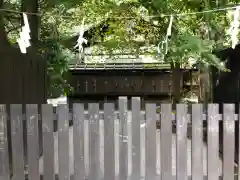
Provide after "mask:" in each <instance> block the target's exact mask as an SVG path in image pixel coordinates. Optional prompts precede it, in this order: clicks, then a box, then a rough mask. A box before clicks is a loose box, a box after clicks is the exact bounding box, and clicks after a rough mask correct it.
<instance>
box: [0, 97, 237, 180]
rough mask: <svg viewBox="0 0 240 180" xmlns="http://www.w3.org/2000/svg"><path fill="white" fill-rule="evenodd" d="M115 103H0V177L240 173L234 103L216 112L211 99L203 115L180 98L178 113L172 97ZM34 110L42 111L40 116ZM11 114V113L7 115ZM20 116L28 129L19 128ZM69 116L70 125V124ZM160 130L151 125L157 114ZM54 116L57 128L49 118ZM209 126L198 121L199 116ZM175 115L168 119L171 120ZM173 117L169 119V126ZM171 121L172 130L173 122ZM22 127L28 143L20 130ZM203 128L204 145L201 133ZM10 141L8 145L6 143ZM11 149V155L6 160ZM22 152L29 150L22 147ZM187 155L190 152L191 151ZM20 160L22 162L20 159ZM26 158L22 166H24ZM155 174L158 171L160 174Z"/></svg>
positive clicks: (196, 179) (135, 179) (62, 179)
mask: <svg viewBox="0 0 240 180" xmlns="http://www.w3.org/2000/svg"><path fill="white" fill-rule="evenodd" d="M118 107H119V108H118V109H115V108H114V104H113V103H105V104H104V110H103V111H100V110H99V104H97V103H91V104H89V106H88V110H87V111H86V110H84V106H83V104H73V110H72V113H69V109H68V105H59V106H58V107H57V111H56V113H54V111H53V107H52V106H51V105H47V104H43V105H42V106H41V112H38V106H37V105H27V106H26V116H25V115H23V114H22V108H23V107H22V105H17V104H12V105H11V106H10V114H7V112H6V106H5V105H2V106H1V108H0V179H1V180H9V179H13V180H16V179H17V180H24V179H25V178H28V179H29V180H39V179H40V177H43V179H44V180H53V179H55V176H56V177H58V178H59V180H68V179H70V178H74V179H75V180H84V179H89V180H99V179H104V180H114V179H116V178H119V179H120V180H126V179H128V178H129V179H132V180H139V179H141V178H144V177H145V179H146V180H152V179H156V177H157V178H158V179H159V178H160V177H161V179H162V180H169V179H173V177H177V179H181V180H182V179H184V180H187V179H188V178H190V179H192V180H200V179H203V178H204V179H210V180H218V179H219V177H221V178H223V179H224V180H233V179H234V178H237V177H239V175H240V174H239V170H237V169H238V166H237V165H236V163H235V162H234V154H235V151H237V153H238V148H235V145H236V144H235V138H238V137H235V128H237V129H238V128H239V127H235V121H237V122H238V117H239V116H238V115H236V114H235V112H234V105H232V104H225V105H224V113H223V115H220V114H219V112H218V105H217V104H209V105H208V111H207V114H204V112H203V106H202V105H201V104H194V105H192V109H191V111H190V112H188V108H187V105H186V104H178V105H177V108H176V114H173V113H172V105H171V104H162V105H161V108H160V112H156V104H153V103H150V104H146V106H145V110H144V111H141V110H140V98H138V97H133V98H132V100H131V107H129V108H128V107H127V99H126V98H125V97H120V98H119V105H118ZM39 114H40V115H39ZM8 116H9V118H8ZM8 119H10V120H11V128H10V129H11V142H9V141H8V136H7V129H8V128H6V126H7V121H8ZM25 119H26V123H27V129H26V130H25V129H24V128H23V121H24V120H25ZM69 120H73V127H71V126H69ZM158 120H159V121H160V124H161V127H160V130H156V121H158ZM38 121H42V129H43V134H42V136H43V138H42V139H43V156H39V133H38V130H39V128H38ZM54 121H57V124H58V126H57V128H58V130H57V132H54V127H53V124H54V123H53V122H54ZM205 121H206V122H207V124H208V126H207V128H203V122H205ZM220 121H221V122H223V129H222V130H223V137H221V136H219V130H220V129H221V128H220V127H219V122H220ZM172 122H174V123H172ZM173 124H174V126H173ZM175 127H176V132H175V133H173V129H175ZM25 131H27V138H26V142H24V141H23V138H22V137H23V132H25ZM205 131H206V133H207V144H206V143H204V141H203V139H204V138H203V136H204V134H205ZM219 139H220V140H221V142H222V144H223V160H221V158H219ZM7 143H11V145H12V148H11V149H8V144H7ZM9 151H12V158H11V161H9ZM25 151H27V152H28V153H27V157H24V152H25ZM189 157H191V158H189ZM24 161H26V162H25V163H24ZM24 164H27V165H28V166H27V167H25V166H24ZM159 176H160V177H159Z"/></svg>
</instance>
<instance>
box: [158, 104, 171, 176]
mask: <svg viewBox="0 0 240 180" xmlns="http://www.w3.org/2000/svg"><path fill="white" fill-rule="evenodd" d="M160 133H161V134H160V136H161V140H160V143H161V144H160V148H161V150H160V151H161V179H162V180H165V179H169V180H171V179H172V105H171V104H162V105H161V131H160Z"/></svg>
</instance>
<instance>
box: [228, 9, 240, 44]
mask: <svg viewBox="0 0 240 180" xmlns="http://www.w3.org/2000/svg"><path fill="white" fill-rule="evenodd" d="M239 14H240V6H237V7H236V9H235V12H234V18H233V22H232V23H231V27H230V28H229V30H228V34H229V35H230V36H231V40H232V48H233V49H235V47H236V45H237V43H238V37H237V36H238V32H239V29H238V28H239Z"/></svg>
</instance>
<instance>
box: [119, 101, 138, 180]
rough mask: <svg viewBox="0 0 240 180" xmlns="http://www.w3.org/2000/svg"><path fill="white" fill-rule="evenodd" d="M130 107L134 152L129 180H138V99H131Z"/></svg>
mask: <svg viewBox="0 0 240 180" xmlns="http://www.w3.org/2000/svg"><path fill="white" fill-rule="evenodd" d="M131 105H132V108H131V109H132V152H134V154H133V155H132V178H131V179H140V176H141V151H140V150H141V147H140V120H141V118H140V106H141V103H140V98H139V97H132V104H131ZM126 168H127V166H126ZM121 180H122V179H121ZM123 180H124V179H123Z"/></svg>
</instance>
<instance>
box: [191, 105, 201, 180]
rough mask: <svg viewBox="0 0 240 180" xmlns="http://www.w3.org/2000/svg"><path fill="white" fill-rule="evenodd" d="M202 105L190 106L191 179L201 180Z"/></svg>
mask: <svg viewBox="0 0 240 180" xmlns="http://www.w3.org/2000/svg"><path fill="white" fill-rule="evenodd" d="M202 113H203V105H202V104H193V105H192V179H194V180H203V116H202Z"/></svg>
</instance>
